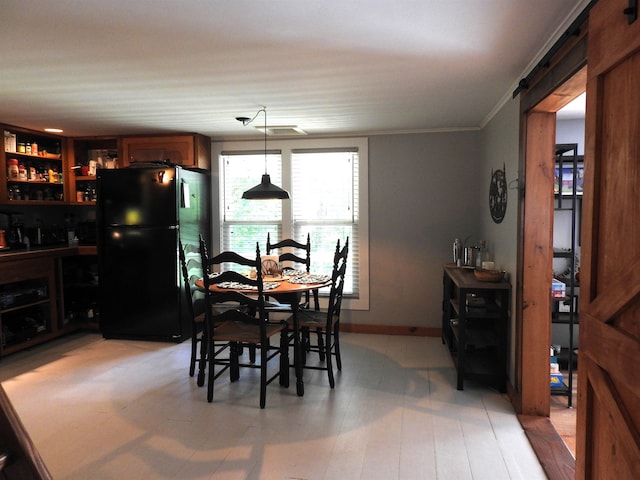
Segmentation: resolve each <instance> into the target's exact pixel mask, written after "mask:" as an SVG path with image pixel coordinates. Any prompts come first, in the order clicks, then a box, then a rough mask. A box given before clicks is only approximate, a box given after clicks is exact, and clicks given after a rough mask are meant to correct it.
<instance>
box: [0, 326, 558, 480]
mask: <svg viewBox="0 0 640 480" xmlns="http://www.w3.org/2000/svg"><path fill="white" fill-rule="evenodd" d="M341 343H342V348H343V371H342V372H341V373H338V374H337V378H336V388H335V389H334V390H331V389H330V388H329V386H328V381H327V378H326V373H325V372H320V371H305V386H306V391H305V396H304V397H302V398H301V397H298V396H296V393H295V387H294V384H292V386H291V387H290V388H289V389H284V388H281V387H280V386H278V385H277V382H275V383H273V384H271V385H270V386H269V387H268V391H267V406H266V409H264V410H261V409H260V408H259V406H258V388H257V384H258V382H257V376H256V373H257V372H255V373H254V372H253V371H252V372H246V371H244V370H243V371H242V372H241V378H240V381H239V382H234V383H233V384H232V383H230V382H229V381H228V379H227V377H225V378H223V379H221V381H220V382H219V384H217V385H216V392H215V398H214V402H213V403H211V404H209V403H207V401H206V391H205V389H204V388H199V387H197V386H196V382H195V379H194V378H190V377H189V376H188V373H187V370H188V368H187V367H188V359H189V350H190V342H184V343H182V344H178V345H176V344H168V343H155V342H142V341H126V340H103V339H102V337H101V336H100V335H98V334H92V333H80V334H75V335H72V336H69V337H65V338H63V339H60V340H57V341H54V342H51V343H49V344H46V345H43V346H40V347H37V348H34V349H32V350H30V351H25V352H20V353H17V354H14V355H11V356H9V357H7V358H5V359H2V360H1V361H0V381H1V382H2V385H3V387H4V389H5V390H6V392H7V394H8V395H9V398H10V399H11V401H12V403H13V406H14V407H15V409H16V410H17V412H18V414H19V415H20V417H21V419H22V422H23V423H24V424H25V426H26V428H27V430H28V431H29V433H30V435H31V438H32V440H33V441H34V443H35V445H36V447H37V448H38V450H39V452H40V454H41V455H42V457H43V458H44V461H45V463H46V464H47V466H48V468H49V470H50V472H51V473H52V475H53V477H54V478H55V479H57V480H63V479H82V480H86V479H91V480H94V479H118V480H120V479H145V480H152V479H216V480H218V479H298V480H300V479H329V480H332V479H336V480H338V479H339V480H351V479H366V480H375V479H382V480H390V479H416V480H418V479H419V480H430V479H441V480H449V479H451V480H464V479H474V480H483V479H490V480H501V479H522V480H537V479H545V478H546V476H545V474H544V472H543V470H542V468H541V466H540V464H539V463H538V460H537V458H536V455H535V454H534V452H533V450H532V448H531V446H530V444H529V442H528V440H527V438H526V436H525V434H524V432H523V430H522V428H521V426H520V423H519V422H518V419H517V417H516V415H515V414H514V411H513V408H512V406H511V404H510V402H509V400H508V398H507V397H506V395H504V394H500V393H498V392H496V391H493V390H491V389H488V388H486V387H484V386H482V385H480V384H474V383H472V382H467V383H465V389H464V391H457V390H456V389H455V372H454V369H453V366H452V362H451V358H450V357H449V354H448V352H447V350H446V348H445V347H444V346H443V345H442V343H441V340H440V338H430V337H409V336H407V337H405V336H389V335H367V334H353V333H351V334H344V335H343V336H342V342H341Z"/></svg>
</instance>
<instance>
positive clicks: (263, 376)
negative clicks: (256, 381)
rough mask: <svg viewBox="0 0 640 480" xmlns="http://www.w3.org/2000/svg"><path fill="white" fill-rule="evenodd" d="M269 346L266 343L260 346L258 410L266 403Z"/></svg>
mask: <svg viewBox="0 0 640 480" xmlns="http://www.w3.org/2000/svg"><path fill="white" fill-rule="evenodd" d="M268 354H269V346H268V345H267V343H266V342H262V343H261V344H260V408H264V406H265V405H266V403H267V363H268V362H267V356H268Z"/></svg>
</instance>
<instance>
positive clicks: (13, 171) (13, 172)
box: [7, 158, 20, 180]
mask: <svg viewBox="0 0 640 480" xmlns="http://www.w3.org/2000/svg"><path fill="white" fill-rule="evenodd" d="M7 164H8V168H7V169H8V172H7V173H8V176H9V180H18V178H19V176H20V167H19V166H18V159H16V158H11V159H9V161H8V162H7Z"/></svg>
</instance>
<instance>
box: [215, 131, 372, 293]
mask: <svg viewBox="0 0 640 480" xmlns="http://www.w3.org/2000/svg"><path fill="white" fill-rule="evenodd" d="M327 142H329V141H327ZM299 143H300V142H299ZM316 143H317V142H316ZM337 143H340V142H337ZM360 150H361V147H360V148H359V147H358V146H352V145H351V146H344V147H329V148H327V147H316V146H313V147H309V148H295V147H289V148H287V147H284V148H281V149H279V150H270V151H269V152H268V155H267V159H266V169H267V171H268V173H269V175H270V176H271V181H272V182H273V183H274V184H276V185H279V186H280V187H282V188H284V189H286V190H288V191H289V193H290V194H291V199H290V200H284V201H283V200H244V199H242V192H244V191H245V190H247V189H249V188H251V187H253V186H254V185H256V184H257V183H258V182H259V181H260V178H261V176H262V174H263V173H264V172H265V155H264V151H240V150H226V149H225V150H223V151H222V152H221V155H220V157H219V164H220V181H221V185H220V196H221V198H220V210H221V211H220V220H221V225H220V234H221V238H220V246H221V248H222V249H223V250H233V251H237V252H238V253H241V254H243V255H246V256H253V255H255V250H256V242H258V244H259V247H260V252H261V253H262V254H264V253H265V251H264V250H265V247H266V241H267V233H269V234H270V236H271V241H272V242H273V243H275V242H276V241H278V240H281V239H282V238H294V239H296V240H298V241H299V242H301V243H305V242H306V238H307V234H309V235H310V237H311V268H312V271H314V272H318V273H330V272H331V269H332V264H333V254H334V252H335V249H336V242H337V240H338V239H339V240H340V246H341V247H342V246H344V243H345V241H346V239H347V238H348V239H349V261H348V263H347V266H348V271H347V275H346V276H345V294H346V295H348V296H350V297H351V298H358V297H359V296H360V295H361V293H362V286H363V274H365V273H366V274H368V269H367V268H365V270H364V271H363V270H361V265H362V257H361V240H362V236H363V234H362V232H363V230H364V231H366V228H364V229H363V225H362V224H361V217H360V211H361V200H362V199H361V197H360V195H361V193H362V188H361V187H362V185H361V175H362V173H363V172H362V171H361V152H360ZM365 178H366V177H365ZM365 227H366V225H365ZM367 264H368V262H365V265H367ZM365 286H366V284H365ZM321 293H323V292H321ZM324 293H326V292H324ZM366 303H367V304H368V292H367V302H366Z"/></svg>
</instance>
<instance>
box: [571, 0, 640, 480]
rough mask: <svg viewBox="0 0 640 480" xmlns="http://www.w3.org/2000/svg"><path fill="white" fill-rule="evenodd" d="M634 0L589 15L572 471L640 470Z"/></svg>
mask: <svg viewBox="0 0 640 480" xmlns="http://www.w3.org/2000/svg"><path fill="white" fill-rule="evenodd" d="M633 3H634V2H633V0H632V1H631V2H630V0H599V2H598V3H597V4H596V5H595V6H594V7H593V9H592V10H591V13H590V16H589V49H588V62H589V65H588V80H587V117H586V143H585V145H586V146H585V168H586V174H585V191H584V199H585V203H584V212H583V219H582V220H583V230H582V232H583V235H582V255H581V267H582V268H581V277H580V279H581V287H580V295H581V297H580V355H579V373H578V407H577V409H578V410H577V414H578V424H577V435H578V437H577V455H576V457H577V458H576V478H578V479H590V480H591V479H593V480H603V479H605V480H606V479H616V480H637V479H640V19H638V20H635V21H634V19H633V15H632V14H633V12H631V14H629V7H630V6H631V7H633ZM635 12H636V13H637V7H636V8H635Z"/></svg>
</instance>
